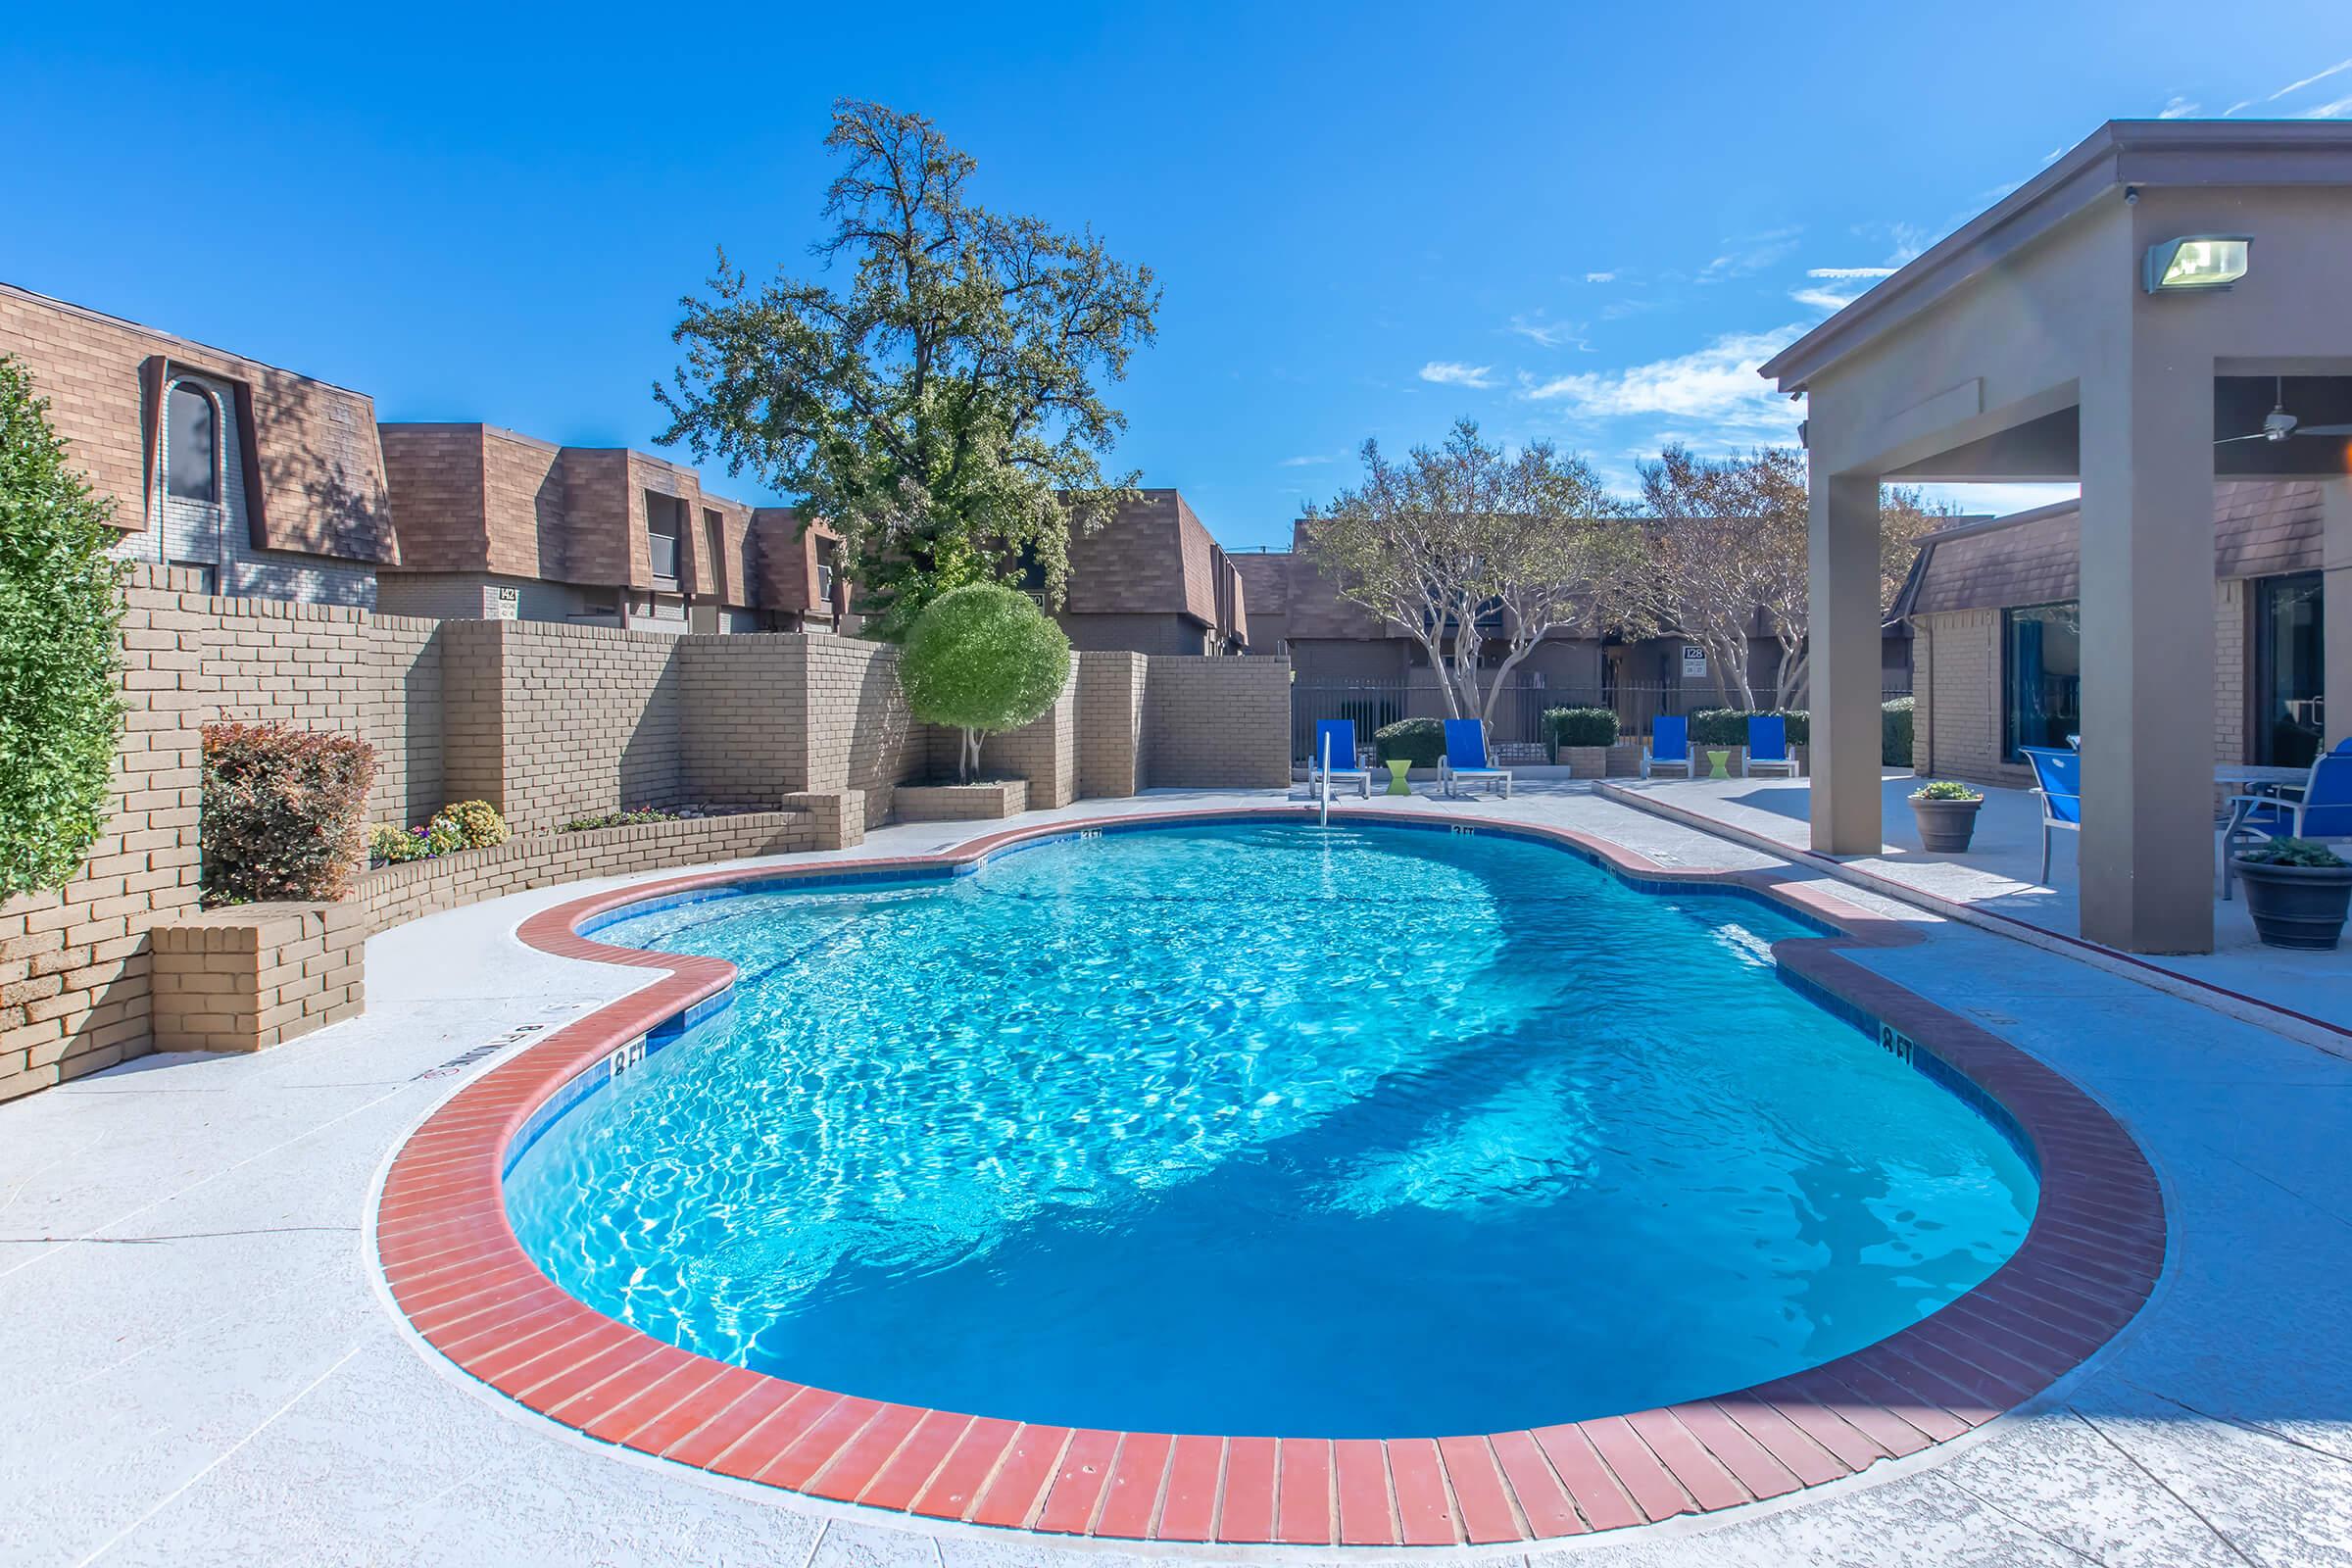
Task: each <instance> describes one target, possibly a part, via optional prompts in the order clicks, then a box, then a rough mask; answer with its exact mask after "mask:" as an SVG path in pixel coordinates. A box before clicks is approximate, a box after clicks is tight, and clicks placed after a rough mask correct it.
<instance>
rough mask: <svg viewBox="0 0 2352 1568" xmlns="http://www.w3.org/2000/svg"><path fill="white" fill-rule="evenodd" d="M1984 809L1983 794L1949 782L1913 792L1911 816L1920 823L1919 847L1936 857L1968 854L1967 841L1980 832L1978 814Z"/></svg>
mask: <svg viewBox="0 0 2352 1568" xmlns="http://www.w3.org/2000/svg"><path fill="white" fill-rule="evenodd" d="M1984 805H1985V792H1984V791H1983V790H1972V789H1970V788H1969V787H1968V786H1967V785H1965V784H1960V783H1956V782H1954V781H1953V780H1951V779H1948V778H1939V779H1937V780H1936V781H1935V782H1934V783H1933V784H1923V785H1921V786H1920V787H1919V788H1918V789H1916V790H1913V791H1912V792H1911V814H1912V815H1913V816H1914V817H1916V818H1917V819H1918V821H1919V842H1920V847H1921V848H1923V849H1927V850H1931V851H1933V852H1935V853H1936V854H1937V855H1962V854H1965V853H1967V850H1968V841H1969V840H1970V839H1971V838H1974V837H1975V836H1976V832H1977V812H1978V810H1979V809H1982V808H1983V806H1984Z"/></svg>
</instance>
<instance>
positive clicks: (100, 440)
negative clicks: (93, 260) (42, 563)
mask: <svg viewBox="0 0 2352 1568" xmlns="http://www.w3.org/2000/svg"><path fill="white" fill-rule="evenodd" d="M0 353H5V354H10V355H14V356H15V357H16V358H17V359H18V360H20V361H22V362H23V363H24V364H25V367H26V368H28V369H29V370H30V371H31V374H32V380H33V386H34V390H35V391H36V392H38V393H39V394H40V395H41V396H43V397H45V398H47V399H48V402H49V418H50V422H51V423H52V424H53V425H54V426H55V427H56V429H57V432H58V433H59V434H60V435H61V436H63V437H65V439H66V440H67V442H68V443H69V445H70V448H71V450H72V453H73V461H74V462H75V464H76V465H77V466H79V467H81V468H82V469H83V470H84V471H85V472H86V473H87V474H88V476H89V478H90V482H91V483H92V485H93V486H95V487H96V489H97V490H98V492H99V493H100V494H101V495H104V496H106V497H108V498H110V499H112V500H113V502H114V503H115V515H114V522H115V526H116V527H117V528H119V529H121V530H122V541H121V543H120V545H119V546H118V553H120V554H121V555H123V557H125V558H126V559H130V560H134V561H143V562H152V563H155V564H159V565H168V566H182V567H186V568H189V569H191V570H194V571H196V572H197V573H199V575H200V577H201V580H202V581H203V583H204V584H205V586H206V589H207V591H210V592H217V593H222V594H232V595H240V596H247V597H254V598H267V599H290V600H301V601H305V602H309V603H318V604H335V605H350V606H356V607H360V608H372V607H373V605H374V604H375V594H376V572H377V571H378V569H380V568H382V567H386V566H391V565H394V564H398V562H399V559H400V552H399V544H398V541H397V538H396V536H395V534H394V532H393V527H392V512H391V506H390V498H389V493H388V490H387V488H386V485H385V480H384V462H383V454H382V451H381V448H380V447H379V445H378V443H377V440H376V426H375V406H374V404H373V402H372V401H371V400H370V399H369V398H368V396H367V394H365V393H361V392H354V391H351V390H349V389H348V388H344V387H339V386H333V385H330V384H328V383H327V382H324V381H319V380H315V379H313V378H312V377H310V376H305V375H297V374H295V373H294V372H293V371H291V370H285V369H281V368H277V367H275V366H270V365H264V364H262V363H260V362H259V361H255V360H249V359H246V358H244V357H243V356H241V355H236V354H230V353H227V352H226V351H224V350H221V349H215V348H210V347H207V346H206V345H204V344H201V343H194V342H190V341H189V340H187V339H186V338H181V337H175V336H173V335H172V334H171V333H168V332H161V331H157V330H155V329H154V328H151V327H145V326H140V325H137V324H135V323H133V322H130V321H124V320H121V319H117V318H115V317H111V316H105V315H101V314H100V313H98V312H96V311H91V310H85V309H84V308H82V307H80V306H78V305H71V304H68V303H66V302H65V301H63V300H56V299H51V298H49V297H48V296H46V295H43V294H36V293H33V292H32V291H30V290H28V289H23V288H17V287H14V286H12V285H9V284H0Z"/></svg>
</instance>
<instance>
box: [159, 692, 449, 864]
mask: <svg viewBox="0 0 2352 1568" xmlns="http://www.w3.org/2000/svg"><path fill="white" fill-rule="evenodd" d="M374 778H375V748H374V747H372V746H370V745H368V743H367V742H366V741H364V740H361V739H359V738H358V737H356V736H352V735H331V734H326V733H323V732H320V731H318V730H303V729H290V728H288V727H287V726H285V725H283V724H207V725H205V726H204V773H203V794H202V797H201V800H200V803H199V807H198V810H197V828H196V834H197V841H198V843H200V844H201V845H202V846H203V849H204V865H203V870H202V873H201V876H202V882H203V888H204V899H205V902H206V903H207V904H247V903H255V902H261V901H265V900H270V899H299V900H303V901H305V902H324V901H329V900H334V899H340V898H342V897H343V896H344V895H345V894H347V893H349V892H350V891H351V883H352V878H353V876H354V875H356V874H357V873H358V871H359V870H360V868H361V867H362V866H364V865H365V864H367V861H368V831H367V822H368V785H369V784H370V783H371V782H373V780H374ZM451 831H452V832H453V834H454V832H455V830H454V829H452V830H451ZM453 848H454V846H453Z"/></svg>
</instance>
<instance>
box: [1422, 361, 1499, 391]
mask: <svg viewBox="0 0 2352 1568" xmlns="http://www.w3.org/2000/svg"><path fill="white" fill-rule="evenodd" d="M1421 379H1422V380H1424V381H1435V382H1436V383H1437V384H1438V385H1440V386H1469V387H1490V386H1493V385H1494V384H1495V367H1493V366H1492V365H1464V364H1462V363H1461V362H1460V361H1458V360H1432V361H1430V362H1429V363H1428V364H1427V365H1424V366H1423V367H1421Z"/></svg>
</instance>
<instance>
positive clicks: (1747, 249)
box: [1698, 227, 1804, 283]
mask: <svg viewBox="0 0 2352 1568" xmlns="http://www.w3.org/2000/svg"><path fill="white" fill-rule="evenodd" d="M1803 232H1804V230H1803V229H1801V228H1795V227H1790V228H1774V229H1767V230H1766V231H1765V232H1763V233H1761V234H1749V235H1745V236H1743V237H1742V238H1740V239H1735V240H1727V241H1725V244H1726V245H1728V246H1729V247H1731V248H1730V249H1727V250H1726V251H1725V252H1724V253H1723V254H1722V255H1720V256H1718V257H1716V258H1715V259H1714V260H1713V261H1711V262H1709V263H1707V265H1706V266H1704V267H1702V268H1700V269H1699V271H1698V281H1699V282H1701V283H1720V282H1722V281H1724V280H1725V279H1726V278H1732V277H1745V276H1746V275H1747V274H1748V273H1750V272H1759V271H1762V270H1764V269H1765V268H1767V267H1770V266H1771V265H1772V264H1773V263H1775V262H1777V261H1779V260H1781V259H1782V258H1783V257H1785V256H1787V255H1788V254H1789V252H1790V251H1793V250H1795V249H1796V238H1797V236H1798V235H1799V234H1801V233H1803Z"/></svg>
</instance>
